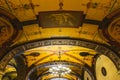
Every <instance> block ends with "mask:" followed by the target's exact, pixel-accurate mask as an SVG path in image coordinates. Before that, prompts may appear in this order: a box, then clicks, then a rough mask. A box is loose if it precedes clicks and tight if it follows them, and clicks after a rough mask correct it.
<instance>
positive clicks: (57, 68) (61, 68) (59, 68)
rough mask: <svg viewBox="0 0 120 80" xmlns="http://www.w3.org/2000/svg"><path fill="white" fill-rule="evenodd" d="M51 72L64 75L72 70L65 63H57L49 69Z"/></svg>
mask: <svg viewBox="0 0 120 80" xmlns="http://www.w3.org/2000/svg"><path fill="white" fill-rule="evenodd" d="M49 72H50V73H52V74H53V75H56V76H60V75H61V76H62V75H65V74H68V73H70V72H71V69H70V68H68V67H65V66H63V65H61V64H60V65H56V66H53V67H51V68H50V69H49Z"/></svg>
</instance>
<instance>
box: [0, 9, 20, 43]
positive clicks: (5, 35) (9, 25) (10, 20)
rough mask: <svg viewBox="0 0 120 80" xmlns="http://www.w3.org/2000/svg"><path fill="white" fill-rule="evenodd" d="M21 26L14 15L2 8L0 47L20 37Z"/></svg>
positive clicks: (0, 11) (0, 15)
mask: <svg viewBox="0 0 120 80" xmlns="http://www.w3.org/2000/svg"><path fill="white" fill-rule="evenodd" d="M19 29H21V25H20V22H19V20H18V19H17V18H16V17H15V16H14V15H12V13H10V12H8V11H6V10H4V9H3V8H1V7H0V45H3V44H6V45H7V44H10V43H12V41H13V40H14V39H15V38H16V37H17V36H18V34H19V31H18V30H19Z"/></svg>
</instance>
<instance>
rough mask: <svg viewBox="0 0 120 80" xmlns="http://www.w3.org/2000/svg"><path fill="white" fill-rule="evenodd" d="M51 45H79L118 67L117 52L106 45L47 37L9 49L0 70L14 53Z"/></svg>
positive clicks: (0, 64)
mask: <svg viewBox="0 0 120 80" xmlns="http://www.w3.org/2000/svg"><path fill="white" fill-rule="evenodd" d="M51 45H71V46H81V47H86V48H90V49H93V50H95V51H96V52H98V53H99V54H104V55H106V56H108V57H110V59H111V60H112V61H113V62H114V63H115V65H116V67H117V68H118V69H120V58H119V57H118V55H117V53H115V52H114V51H112V50H110V49H109V48H107V47H104V46H103V45H100V44H97V43H92V42H88V41H83V40H80V39H69V38H68V39H61V38H57V39H49V40H41V41H35V42H30V43H26V44H23V45H20V46H18V47H16V48H13V49H12V50H11V51H9V52H8V53H7V54H6V56H4V57H3V58H2V59H1V61H0V70H4V68H5V67H6V65H7V64H8V62H9V61H10V60H11V59H12V58H13V57H14V56H15V55H16V54H19V52H24V51H25V50H29V49H32V48H36V47H43V46H51Z"/></svg>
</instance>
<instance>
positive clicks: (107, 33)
mask: <svg viewBox="0 0 120 80" xmlns="http://www.w3.org/2000/svg"><path fill="white" fill-rule="evenodd" d="M99 29H101V30H102V31H101V32H100V31H99V32H100V34H101V33H102V36H104V38H105V39H107V40H108V42H109V43H110V44H112V45H117V46H120V9H117V10H115V11H113V12H112V13H110V14H109V15H107V16H106V17H105V18H104V19H103V21H102V23H101V24H100V26H99Z"/></svg>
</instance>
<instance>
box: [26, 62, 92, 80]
mask: <svg viewBox="0 0 120 80" xmlns="http://www.w3.org/2000/svg"><path fill="white" fill-rule="evenodd" d="M56 64H62V65H64V66H75V67H78V68H79V69H81V70H83V69H87V68H86V67H85V66H83V65H80V64H78V63H74V62H68V61H52V62H46V63H44V64H39V65H38V66H35V67H33V68H32V69H31V70H30V71H29V72H28V74H27V76H26V78H25V80H28V78H29V76H30V74H31V73H33V72H34V71H35V70H37V69H39V68H44V67H46V68H47V67H48V68H49V67H51V66H55V65H56ZM88 71H89V70H88ZM89 72H90V71H89ZM90 73H91V72H90ZM48 74H50V73H49V72H47V73H45V74H42V75H39V79H38V80H40V78H41V76H45V75H48ZM70 75H74V76H77V77H79V78H80V79H81V78H82V77H81V75H82V73H81V75H80V74H76V73H70ZM91 75H92V74H91Z"/></svg>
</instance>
